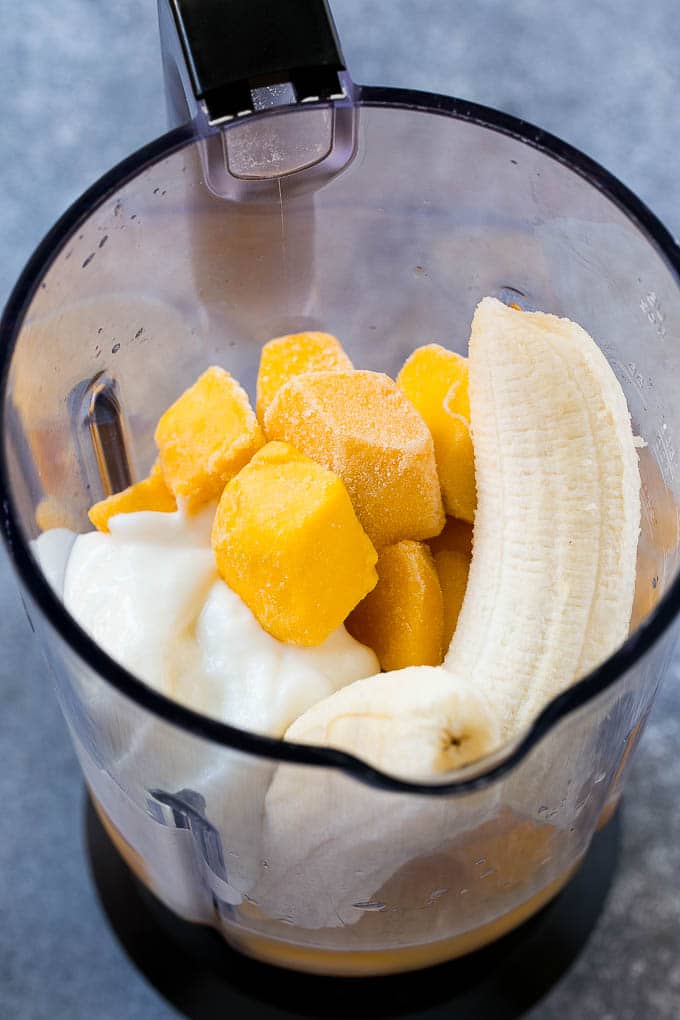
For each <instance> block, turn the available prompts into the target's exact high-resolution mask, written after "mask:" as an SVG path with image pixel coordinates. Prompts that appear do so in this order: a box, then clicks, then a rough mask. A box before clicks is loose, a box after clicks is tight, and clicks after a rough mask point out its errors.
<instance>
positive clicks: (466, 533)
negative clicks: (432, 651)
mask: <svg viewBox="0 0 680 1020" xmlns="http://www.w3.org/2000/svg"><path fill="white" fill-rule="evenodd" d="M429 546H430V549H431V550H432V554H433V556H434V565H435V567H436V568H437V574H438V576H439V584H440V585H441V589H442V596H443V599H444V654H446V652H447V651H448V647H449V645H450V644H451V638H452V637H453V633H454V631H455V629H456V624H457V623H458V615H459V613H460V608H461V606H462V605H463V598H464V597H465V589H466V588H467V581H468V573H469V571H470V560H471V559H472V527H471V526H470V525H469V524H467V523H466V522H465V521H457V520H456V519H455V517H449V518H448V520H447V522H446V525H445V527H444V530H443V531H442V533H441V534H440V535H437V537H436V538H433V539H431V540H430V542H429Z"/></svg>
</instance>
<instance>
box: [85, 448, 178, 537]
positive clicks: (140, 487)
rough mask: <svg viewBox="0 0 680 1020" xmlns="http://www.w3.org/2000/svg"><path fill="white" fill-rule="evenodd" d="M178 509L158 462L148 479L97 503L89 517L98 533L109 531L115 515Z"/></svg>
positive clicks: (170, 511) (163, 511)
mask: <svg viewBox="0 0 680 1020" xmlns="http://www.w3.org/2000/svg"><path fill="white" fill-rule="evenodd" d="M176 509H177V502H176V500H175V497H174V496H173V494H172V493H171V492H170V489H169V488H168V487H167V485H166V484H165V481H164V479H163V474H162V472H161V467H160V464H159V463H158V461H156V463H155V464H154V466H153V467H152V468H151V471H150V473H149V477H148V478H144V479H143V480H142V481H141V482H136V483H135V484H134V485H130V486H129V487H128V488H127V489H123V491H122V492H116V493H114V495H113V496H108V497H107V498H106V499H102V500H100V501H99V503H95V504H94V506H91V507H90V509H89V511H88V514H87V516H88V517H89V518H90V520H91V521H92V523H93V524H94V526H95V528H96V529H97V530H98V531H108V530H109V517H113V516H114V514H132V513H136V512H137V511H138V510H158V511H160V513H172V512H173V511H174V510H176Z"/></svg>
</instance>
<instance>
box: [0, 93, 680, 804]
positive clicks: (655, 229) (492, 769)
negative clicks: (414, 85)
mask: <svg viewBox="0 0 680 1020" xmlns="http://www.w3.org/2000/svg"><path fill="white" fill-rule="evenodd" d="M355 102H356V105H357V106H359V107H361V106H364V107H383V108H392V109H405V110H412V111H418V112H422V113H429V114H435V115H441V116H446V117H451V118H453V119H456V120H463V121H467V122H469V123H472V124H475V125H477V126H478V127H483V128H487V129H489V130H492V131H497V132H499V133H501V134H505V135H509V136H511V137H513V138H515V139H516V140H518V141H520V142H522V143H524V144H526V145H528V146H530V147H532V148H535V149H538V150H539V151H540V152H542V153H543V154H544V155H546V156H548V157H550V158H552V159H555V160H557V161H558V162H560V163H562V164H563V165H564V166H566V167H567V168H568V169H569V170H571V171H572V172H573V173H575V174H577V175H578V176H580V177H582V178H583V179H585V180H586V181H587V182H588V183H589V184H590V185H591V186H593V187H595V188H596V189H597V190H598V191H600V192H601V193H602V194H603V195H604V196H605V197H606V198H608V199H609V200H610V201H611V202H613V203H614V204H615V205H616V206H617V207H618V208H619V209H620V210H621V211H622V212H623V213H624V214H625V215H626V217H627V218H628V219H629V220H630V221H631V222H633V224H634V225H635V226H636V227H637V229H638V230H639V231H640V233H642V234H643V235H644V236H645V237H646V239H647V240H648V241H649V243H650V244H651V245H652V247H654V248H655V249H656V251H657V253H658V254H659V255H660V256H661V258H662V259H663V260H664V261H665V262H666V264H667V266H668V268H669V269H670V270H671V272H672V274H673V276H674V277H675V279H676V281H677V283H678V287H679V289H680V246H679V245H678V244H677V243H676V241H675V240H674V239H673V237H672V235H671V234H670V232H669V231H668V230H667V229H666V228H665V227H664V226H663V224H662V223H661V222H660V220H659V219H658V218H657V217H656V216H655V215H654V213H652V212H651V210H650V209H648V207H647V206H646V205H645V204H644V202H642V201H641V199H639V198H638V197H637V196H636V195H635V194H634V193H633V192H632V191H631V190H630V189H629V188H627V187H626V185H624V184H623V183H622V182H621V181H619V180H618V178H616V177H615V176H614V175H613V174H611V173H610V172H609V171H608V170H606V169H605V168H604V167H602V166H601V165H600V164H599V163H597V162H596V161H595V160H592V159H591V158H590V157H589V156H586V155H585V154H584V153H582V152H581V151H580V150H578V149H576V148H575V147H573V146H571V145H569V144H568V143H567V142H564V141H562V140H561V139H560V138H558V137H556V136H555V135H552V134H550V133H549V132H546V131H544V130H543V129H541V128H538V127H535V126H534V125H532V124H529V123H528V122H526V121H524V120H520V119H519V118H517V117H513V116H512V115H510V114H506V113H503V112H501V111H498V110H494V109H492V108H490V107H486V106H482V105H480V104H477V103H472V102H468V101H466V100H462V99H455V98H452V97H449V96H444V95H439V94H435V93H429V92H419V91H413V90H409V89H398V88H383V87H374V86H356V98H355ZM311 105H318V106H326V105H328V104H326V103H319V104H310V106H311ZM270 115H271V114H269V113H267V112H266V111H263V112H262V113H255V114H253V115H252V116H253V117H255V118H262V117H266V116H270ZM275 115H280V114H275ZM227 130H229V128H227ZM198 137H199V136H198V135H197V133H196V131H195V130H194V127H193V126H192V125H191V124H187V125H183V126H181V127H179V128H175V129H174V130H172V131H169V132H168V133H166V134H164V135H162V136H160V137H159V138H157V139H155V140H154V141H152V142H150V143H148V144H147V145H145V146H144V147H142V148H141V149H138V150H137V151H136V152H135V153H133V154H132V155H130V156H128V157H126V158H125V159H124V160H122V161H121V162H120V163H118V164H117V165H116V166H114V167H113V168H112V169H111V170H109V171H108V172H107V173H105V174H104V175H103V176H102V177H100V178H99V180H97V181H96V182H95V183H94V184H92V185H91V186H90V187H89V188H88V189H87V190H86V191H84V192H83V193H82V194H81V195H80V197H79V198H77V199H76V200H75V202H73V204H72V205H71V206H70V207H69V208H68V209H67V210H66V212H64V213H63V215H62V216H61V217H60V218H59V220H57V222H56V223H55V224H54V226H53V227H52V228H51V229H50V231H49V232H48V233H47V234H46V235H45V237H44V238H43V240H42V241H41V242H40V243H39V245H38V246H37V248H36V249H35V251H34V252H33V254H32V255H31V257H30V258H29V260H28V262H27V263H26V266H25V268H24V270H23V272H22V274H21V276H20V277H19V280H18V281H17V283H16V285H15V287H14V289H13V291H12V293H11V295H10V297H9V300H8V302H7V305H6V306H5V309H4V311H3V314H2V318H1V319H0V402H1V403H2V406H3V407H4V405H5V401H6V397H7V383H8V375H9V366H10V363H11V358H12V353H13V350H14V346H15V343H16V339H17V336H18V334H19V332H20V329H21V325H22V323H23V319H24V316H25V314H26V312H27V310H28V308H29V306H30V303H31V301H32V298H33V296H34V294H35V292H36V290H37V288H38V286H39V284H40V281H41V280H42V278H43V277H44V275H45V273H46V272H47V271H48V270H49V268H50V266H51V265H52V263H53V261H54V260H55V258H56V257H57V255H58V253H59V251H60V250H61V248H62V247H63V245H64V244H65V242H66V241H67V239H68V238H69V237H70V236H71V234H72V233H74V232H75V231H76V230H77V228H78V227H79V226H80V225H81V224H82V223H83V222H84V221H85V220H86V219H87V218H89V216H90V215H91V213H92V212H93V211H94V210H95V209H96V208H97V207H99V206H100V205H102V204H103V202H105V201H106V200H107V199H108V198H110V197H111V196H112V195H113V194H114V193H115V192H116V191H118V190H119V188H120V187H121V186H122V185H123V184H125V183H127V182H128V181H129V180H131V179H133V178H134V177H136V176H137V175H138V174H139V173H141V172H142V171H143V170H145V169H147V168H148V167H150V166H152V165H154V164H155V163H157V162H159V161H160V160H161V159H163V158H165V157H167V156H169V155H171V154H172V153H173V152H176V151H178V150H179V149H181V148H184V147H185V146H186V145H188V144H190V143H191V142H195V141H196V140H197V138H198ZM0 508H1V509H0V527H1V529H2V537H3V540H4V544H5V548H6V550H7V553H8V555H9V558H10V560H11V562H12V564H13V566H14V569H15V571H16V572H17V574H18V575H19V579H20V581H21V583H22V584H23V586H24V587H25V588H26V590H27V591H28V593H29V595H30V597H31V599H32V600H33V601H34V602H35V603H36V605H37V606H38V608H39V609H40V611H41V612H42V613H43V614H44V615H45V617H46V618H47V620H48V622H49V623H50V625H51V626H52V627H53V628H54V629H55V630H56V631H57V633H58V634H59V635H60V636H61V638H62V639H63V640H64V641H65V642H66V643H67V645H69V646H70V648H71V649H72V651H73V652H75V654H76V655H77V656H78V657H79V658H80V659H81V660H82V661H83V662H84V663H85V664H86V665H87V666H88V667H89V668H90V669H92V670H94V671H95V672H96V673H97V674H98V675H99V676H100V677H101V678H102V680H104V681H106V682H107V683H110V684H111V685H112V686H113V687H114V688H115V689H116V690H117V691H118V692H119V693H121V694H122V695H124V696H125V697H127V698H130V699H131V700H132V701H134V702H135V703H136V704H138V705H140V706H141V707H142V708H144V709H145V710H146V711H148V712H150V713H152V714H154V715H156V716H158V717H160V718H161V719H163V720H164V721H166V722H168V723H170V724H171V725H173V726H176V727H178V728H179V729H181V730H185V731H188V732H189V733H191V734H192V735H194V736H196V737H198V738H200V739H203V740H208V741H210V742H212V743H215V744H220V745H222V746H225V747H229V748H232V749H234V750H236V751H239V752H243V753H244V754H248V755H251V756H255V757H260V758H267V759H270V760H275V761H281V762H284V761H286V762H291V763H296V764H300V765H312V766H320V767H326V768H337V769H340V770H342V771H344V772H346V773H347V774H349V775H351V776H352V777H354V778H355V779H357V780H359V781H361V782H364V783H366V784H368V785H372V786H376V787H379V788H382V789H384V790H389V791H392V792H400V793H413V794H421V795H422V794H428V795H437V796H463V795H465V794H470V793H473V792H474V791H476V790H479V789H483V788H485V787H488V786H490V785H492V784H493V783H495V782H497V781H499V780H500V779H501V778H502V777H504V776H505V775H506V774H508V773H509V772H511V771H512V770H514V769H515V768H516V767H517V766H518V765H519V764H520V763H521V762H522V761H523V759H524V758H525V757H526V756H527V755H528V754H529V752H530V751H531V749H532V748H533V747H534V746H535V745H536V744H537V743H538V742H539V741H541V740H542V739H543V738H544V737H546V736H547V735H548V734H549V733H550V731H551V730H552V729H553V728H554V727H555V726H556V725H557V724H558V723H559V722H561V720H562V719H564V718H565V717H566V716H568V715H570V714H571V713H572V712H574V711H576V710H577V709H579V708H581V707H583V706H584V705H586V704H587V703H588V702H590V701H592V700H593V699H594V698H595V697H597V696H598V695H599V694H601V693H603V692H604V691H605V690H607V689H608V688H609V687H611V686H612V685H613V684H614V683H616V681H617V680H618V679H619V678H620V677H621V676H622V675H623V674H624V673H625V672H626V671H627V670H628V669H630V668H631V667H632V666H633V665H634V664H635V663H636V662H637V661H638V660H639V659H640V658H641V657H642V656H643V655H644V654H645V653H646V652H647V651H648V650H649V649H650V648H651V647H652V645H653V644H654V643H655V642H656V641H657V640H658V638H660V637H661V635H662V634H663V633H664V632H665V631H666V629H667V628H668V627H669V626H670V625H671V624H672V622H673V621H674V619H675V617H676V615H677V614H678V611H679V610H680V574H677V575H676V576H675V578H674V579H673V580H672V582H671V584H670V585H669V588H668V591H667V592H666V593H665V594H664V595H663V596H662V598H661V599H660V600H659V602H658V604H657V605H656V606H655V608H654V609H653V610H652V612H651V613H650V614H649V616H648V617H647V618H646V619H645V620H643V622H642V623H641V624H640V625H639V626H638V627H637V628H636V629H635V630H634V631H633V632H632V633H631V634H629V636H628V638H627V639H626V641H625V642H624V643H623V644H622V645H621V646H620V647H619V648H618V649H616V650H615V651H614V653H613V654H612V655H610V656H609V658H608V659H606V660H605V661H604V662H602V663H601V664H600V665H599V666H597V667H596V668H595V669H594V670H592V671H591V672H590V673H588V674H587V675H586V676H584V677H582V678H581V679H580V680H579V681H577V682H576V683H575V684H573V685H572V686H571V687H569V688H567V690H565V691H563V692H562V693H561V694H559V695H558V696H557V697H555V698H553V699H552V701H550V702H549V703H548V705H546V707H545V708H544V709H543V711H542V712H541V713H540V714H539V715H538V716H537V717H536V718H535V719H534V721H533V723H532V724H531V726H530V727H529V729H528V730H527V731H525V733H524V734H523V736H521V737H520V738H519V739H517V740H516V741H514V742H513V743H511V744H509V745H505V746H504V747H501V748H500V749H499V751H497V752H496V753H494V754H493V755H491V756H490V757H491V760H490V762H489V759H488V758H487V759H486V761H485V760H484V759H483V760H482V761H481V762H478V763H475V764H474V765H471V766H468V767H466V768H465V769H461V770H459V771H458V772H457V774H456V775H457V778H454V779H450V780H447V781H446V782H437V783H418V782H409V781H408V780H405V779H399V778H397V777H395V776H391V775H388V774H386V773H384V772H382V771H380V770H379V769H377V768H374V767H373V766H371V765H369V764H368V763H367V762H365V761H362V760H361V759H359V758H356V757H354V756H353V755H351V754H347V753H346V752H344V751H338V750H335V749H333V748H324V747H313V746H307V745H300V744H294V743H289V742H288V741H284V740H280V739H277V738H274V737H268V736H264V735H261V734H257V733H254V732H250V731H247V730H242V729H240V728H238V727H236V726H232V725H230V724H228V723H225V722H221V721H219V720H217V719H214V718H211V717H209V716H206V715H203V714H202V713H201V712H198V711H195V710H194V709H191V708H188V707H186V706H185V705H182V704H179V703H178V702H176V701H174V700H172V699H171V698H169V697H167V696H165V695H164V694H161V693H160V692H158V691H156V690H154V689H153V688H151V687H149V686H148V685H147V684H145V683H144V682H143V681H142V680H140V679H138V678H137V677H135V676H134V675H133V674H132V673H130V672H128V670H127V669H125V667H123V666H122V665H120V664H119V663H117V662H116V661H115V660H114V659H112V658H111V657H110V656H109V655H108V654H107V653H106V652H105V651H104V650H103V649H102V648H100V647H99V646H98V645H97V644H96V642H95V641H94V640H93V639H92V638H91V637H90V636H89V635H88V634H87V633H86V632H85V631H84V630H83V629H82V627H81V626H80V625H79V624H78V623H77V622H76V620H75V619H74V618H73V617H72V616H71V615H70V613H69V612H68V611H67V610H66V608H65V606H64V605H63V603H62V601H61V600H60V599H59V598H58V596H57V595H56V594H55V593H54V592H53V590H52V588H51V587H50V585H49V584H48V582H47V580H46V579H45V577H44V575H43V573H42V571H41V570H40V568H39V566H38V564H37V561H36V560H35V559H34V557H33V555H32V553H31V552H30V549H29V547H28V544H27V541H26V539H25V537H24V535H23V533H22V529H21V526H20V524H19V518H18V514H17V510H16V507H15V504H14V499H13V495H12V490H11V486H10V482H9V471H8V463H7V457H6V452H5V446H4V444H2V448H1V449H0Z"/></svg>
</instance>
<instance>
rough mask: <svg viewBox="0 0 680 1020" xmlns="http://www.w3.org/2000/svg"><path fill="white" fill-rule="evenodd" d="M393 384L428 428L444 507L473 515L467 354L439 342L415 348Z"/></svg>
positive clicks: (474, 495) (464, 516) (454, 512)
mask: <svg viewBox="0 0 680 1020" xmlns="http://www.w3.org/2000/svg"><path fill="white" fill-rule="evenodd" d="M397 383H398V385H399V386H401V388H402V390H403V391H404V393H405V394H406V396H407V397H408V399H409V400H410V401H411V403H412V404H413V406H414V407H415V408H416V410H417V411H419V412H420V413H421V415H422V416H423V418H424V419H425V422H426V424H427V426H428V428H429V430H430V432H431V433H432V438H433V439H434V451H435V456H436V458H437V470H438V471H439V481H440V483H441V487H442V495H443V497H444V506H445V508H446V512H447V513H448V514H451V515H452V516H453V517H460V518H462V519H463V520H465V521H472V520H474V515H475V508H476V506H477V493H476V489H475V461H474V453H473V448H472V439H471V437H470V398H469V395H468V363H467V358H463V357H461V356H460V354H454V352H453V351H447V350H446V349H445V348H444V347H440V346H439V344H428V345H427V346H425V347H418V348H417V349H416V350H415V351H414V352H413V354H412V355H411V356H410V357H409V358H408V359H407V360H406V362H405V363H404V366H403V368H402V370H401V372H400V373H399V375H398V376H397Z"/></svg>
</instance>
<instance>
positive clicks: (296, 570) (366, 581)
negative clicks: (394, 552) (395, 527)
mask: <svg viewBox="0 0 680 1020" xmlns="http://www.w3.org/2000/svg"><path fill="white" fill-rule="evenodd" d="M212 547H213V550H214V552H215V559H216V561H217V569H218V571H219V573H220V575H221V577H222V578H223V579H224V581H226V583H227V584H228V585H229V587H230V588H231V589H232V590H233V591H235V592H236V593H237V594H238V595H240V597H241V598H242V599H243V601H244V602H245V603H246V605H247V606H248V607H249V608H250V609H251V611H252V612H253V613H254V615H255V616H256V617H257V619H258V621H259V622H260V624H261V625H262V627H264V629H265V630H266V631H267V632H268V633H269V634H272V635H273V636H274V637H275V638H278V639H279V641H285V642H287V643H288V644H293V645H318V644H320V643H321V642H322V641H324V640H325V639H326V638H327V637H328V636H329V634H331V633H332V632H333V631H334V630H336V629H337V628H338V627H339V626H340V625H341V624H342V623H343V622H344V620H345V618H346V616H347V614H348V613H349V612H350V611H351V610H352V609H353V608H354V606H356V604H357V603H358V602H359V601H360V600H361V599H362V598H363V597H364V595H366V594H367V593H368V592H369V591H370V590H371V588H373V587H374V586H375V584H376V582H377V579H378V575H377V574H376V571H375V563H376V560H377V554H376V552H375V549H374V548H373V546H372V544H371V542H370V540H369V539H368V537H367V536H366V534H365V532H364V530H363V529H362V527H361V525H360V524H359V521H358V520H357V517H356V514H355V513H354V510H353V508H352V504H351V502H350V498H349V496H348V494H347V490H346V488H345V486H344V485H343V483H342V481H341V480H340V479H339V478H338V477H337V475H334V474H333V473H332V472H330V471H327V470H326V469H325V468H323V467H321V466H320V465H319V464H316V463H314V461H312V460H310V459H309V458H308V457H305V456H304V455H303V454H301V453H298V451H297V450H294V449H293V448H292V447H291V446H288V445H287V444H286V443H268V444H267V445H266V446H265V447H263V449H262V450H260V451H259V453H256V454H255V456H254V457H253V459H252V460H251V461H250V463H249V464H248V465H247V466H246V467H244V468H243V469H242V470H241V471H240V472H239V474H238V475H236V477H235V478H233V479H232V480H231V481H230V482H229V483H228V485H227V486H226V487H225V489H224V492H223V493H222V498H221V499H220V502H219V504H218V507H217V513H216V514H215V522H214V524H213V531H212Z"/></svg>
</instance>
